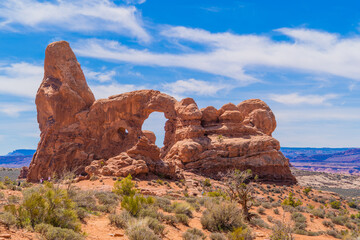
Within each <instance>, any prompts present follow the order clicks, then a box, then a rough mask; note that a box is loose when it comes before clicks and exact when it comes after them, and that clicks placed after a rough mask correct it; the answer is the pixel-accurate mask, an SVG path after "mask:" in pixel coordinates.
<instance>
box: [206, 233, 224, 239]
mask: <svg viewBox="0 0 360 240" xmlns="http://www.w3.org/2000/svg"><path fill="white" fill-rule="evenodd" d="M210 240H226V237H225V236H224V235H223V234H222V233H211V234H210Z"/></svg>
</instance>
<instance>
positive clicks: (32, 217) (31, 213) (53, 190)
mask: <svg viewBox="0 0 360 240" xmlns="http://www.w3.org/2000/svg"><path fill="white" fill-rule="evenodd" d="M4 209H5V211H7V212H10V213H11V214H13V215H14V216H15V218H16V219H17V225H18V226H19V227H24V226H26V225H28V224H30V225H31V226H32V227H35V225H37V224H40V223H47V224H51V225H53V226H55V227H61V228H69V229H73V230H75V231H79V230H80V223H79V220H78V216H77V213H76V208H75V204H74V202H73V201H72V200H71V199H70V198H69V196H68V193H67V191H66V190H64V189H60V188H59V187H54V186H53V184H51V183H49V182H46V183H45V184H44V185H42V186H39V187H36V188H30V189H28V190H26V191H25V192H24V198H23V202H22V204H20V206H15V205H7V206H5V208H4Z"/></svg>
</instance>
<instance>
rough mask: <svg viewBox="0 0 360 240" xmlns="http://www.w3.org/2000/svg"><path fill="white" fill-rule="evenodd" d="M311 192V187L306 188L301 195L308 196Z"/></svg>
mask: <svg viewBox="0 0 360 240" xmlns="http://www.w3.org/2000/svg"><path fill="white" fill-rule="evenodd" d="M311 191H312V187H306V188H304V190H303V193H304V194H305V195H306V196H308V195H309V193H310V192H311Z"/></svg>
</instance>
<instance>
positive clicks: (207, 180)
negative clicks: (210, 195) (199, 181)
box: [203, 178, 211, 187]
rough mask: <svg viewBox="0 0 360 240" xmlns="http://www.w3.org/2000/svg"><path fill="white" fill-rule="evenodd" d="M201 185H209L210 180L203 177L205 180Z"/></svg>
mask: <svg viewBox="0 0 360 240" xmlns="http://www.w3.org/2000/svg"><path fill="white" fill-rule="evenodd" d="M203 186H204V187H211V181H210V179H208V178H205V180H204V181H203Z"/></svg>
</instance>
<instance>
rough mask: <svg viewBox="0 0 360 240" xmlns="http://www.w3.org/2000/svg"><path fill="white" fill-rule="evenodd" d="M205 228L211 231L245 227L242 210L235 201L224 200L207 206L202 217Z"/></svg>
mask: <svg viewBox="0 0 360 240" xmlns="http://www.w3.org/2000/svg"><path fill="white" fill-rule="evenodd" d="M200 221H201V224H202V226H203V228H205V229H208V230H209V231H212V232H216V231H231V230H233V229H234V228H239V227H244V226H245V225H244V223H243V215H242V213H241V210H240V209H239V208H238V207H237V206H236V204H234V203H228V202H222V203H221V204H213V205H212V206H210V207H209V208H207V209H206V210H205V211H204V213H203V215H202V217H201V219H200Z"/></svg>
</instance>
